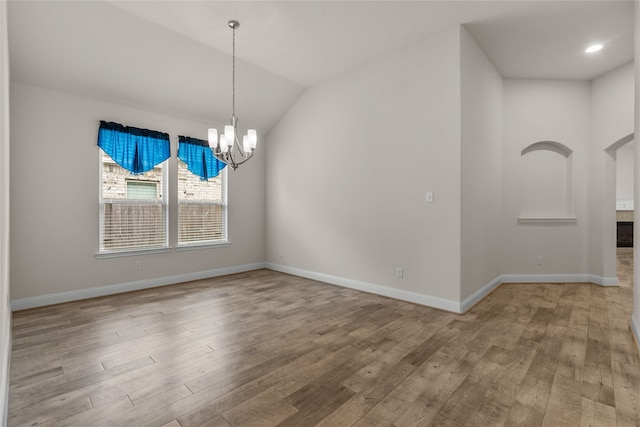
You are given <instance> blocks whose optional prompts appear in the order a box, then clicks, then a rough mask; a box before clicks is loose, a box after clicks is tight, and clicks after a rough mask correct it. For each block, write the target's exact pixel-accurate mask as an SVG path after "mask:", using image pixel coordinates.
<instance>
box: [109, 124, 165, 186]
mask: <svg viewBox="0 0 640 427" xmlns="http://www.w3.org/2000/svg"><path fill="white" fill-rule="evenodd" d="M98 147H100V148H102V150H103V151H104V152H105V153H107V154H108V155H109V156H111V158H112V159H113V161H114V162H116V163H117V164H119V165H120V166H122V167H123V168H125V169H126V170H128V171H129V172H131V173H134V174H140V173H143V172H146V171H149V170H151V169H153V167H154V166H156V165H158V164H160V163H162V162H164V161H165V160H167V159H168V158H169V156H170V155H171V147H170V144H169V134H167V133H164V132H158V131H155V130H148V129H140V128H135V127H131V126H124V125H121V124H119V123H113V122H105V121H103V120H101V121H100V129H99V130H98Z"/></svg>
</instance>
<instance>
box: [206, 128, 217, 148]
mask: <svg viewBox="0 0 640 427" xmlns="http://www.w3.org/2000/svg"><path fill="white" fill-rule="evenodd" d="M208 140H209V147H211V149H215V148H216V146H217V145H218V129H215V128H209V135H208Z"/></svg>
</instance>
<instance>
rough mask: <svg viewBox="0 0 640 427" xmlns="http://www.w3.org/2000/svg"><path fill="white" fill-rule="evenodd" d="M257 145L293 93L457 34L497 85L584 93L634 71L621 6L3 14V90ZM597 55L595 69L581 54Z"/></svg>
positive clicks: (379, 5)
mask: <svg viewBox="0 0 640 427" xmlns="http://www.w3.org/2000/svg"><path fill="white" fill-rule="evenodd" d="M229 19H237V20H239V21H240V28H239V29H238V31H237V42H236V49H237V56H238V64H237V94H236V96H237V113H238V116H239V117H240V120H241V123H240V124H242V122H244V123H251V124H255V125H256V126H257V127H258V129H259V130H261V131H262V132H267V131H268V130H269V129H270V128H271V127H272V126H273V125H274V124H275V123H276V121H277V120H278V119H279V118H280V117H281V116H282V115H283V114H284V113H285V112H286V110H287V109H288V108H289V107H290V105H291V104H292V103H293V102H294V101H295V99H296V98H297V97H298V96H299V95H300V94H301V93H302V91H303V90H304V89H305V88H306V87H308V86H311V85H314V84H316V83H318V82H321V81H323V80H326V79H328V78H331V77H333V76H336V75H339V74H341V73H344V72H345V71H348V70H350V69H352V68H355V67H357V66H359V65H362V64H364V63H366V62H368V61H371V60H372V59H374V58H376V57H379V56H381V55H384V54H387V53H390V52H392V51H394V50H397V49H400V48H403V47H405V46H408V45H411V44H413V43H416V42H418V41H420V40H422V39H424V38H427V37H429V36H431V35H433V34H435V33H437V32H440V31H443V30H445V29H447V28H450V27H452V26H454V25H459V24H464V25H465V26H466V28H467V29H468V30H469V32H470V33H471V34H472V36H473V37H474V38H475V39H476V40H477V41H478V43H479V45H480V46H481V48H482V49H483V50H484V51H485V53H486V54H487V56H488V57H489V59H490V60H491V61H492V62H493V63H494V65H495V66H496V68H497V69H498V70H499V71H500V72H501V73H502V75H503V76H505V77H517V78H561V79H582V80H590V79H593V78H594V77H597V76H598V75H600V74H602V73H604V72H607V71H609V70H611V69H613V68H616V67H618V66H620V65H623V64H625V63H628V62H630V61H632V60H633V2H632V1H630V0H629V1H615V0H601V1H597V0H596V1H593V0H588V1H580V0H568V1H559V0H554V1H520V0H512V1H483V0H474V1H452V0H446V1H269V0H264V1H178V0H175V1H108V2H105V1H101V0H99V1H70V2H67V1H43V2H39V1H10V2H9V37H10V39H9V43H10V55H11V56H10V61H11V78H12V80H16V81H20V82H24V83H28V84H34V85H38V86H44V87H50V88H53V89H58V90H64V91H68V92H72V93H78V94H82V95H85V96H91V97H95V98H99V99H104V100H107V101H112V102H117V103H123V104H126V105H131V106H134V107H139V108H144V109H148V110H152V111H158V112H162V113H166V114H171V115H175V116H177V117H185V118H190V119H194V120H198V121H202V122H211V121H214V120H218V121H226V120H227V118H228V116H229V115H230V107H231V58H230V56H229V55H230V53H231V30H229V28H228V27H227V24H226V23H227V21H228V20H229ZM595 41H599V42H602V43H604V44H605V49H604V50H603V51H601V52H600V53H598V54H597V55H594V56H591V57H589V56H586V55H585V54H584V53H583V51H584V48H585V47H586V46H587V45H588V44H589V43H591V42H595Z"/></svg>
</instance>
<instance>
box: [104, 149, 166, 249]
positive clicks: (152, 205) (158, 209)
mask: <svg viewBox="0 0 640 427" xmlns="http://www.w3.org/2000/svg"><path fill="white" fill-rule="evenodd" d="M100 156H101V163H102V173H101V180H100V252H113V251H129V250H139V249H152V248H162V247H166V246H167V206H166V202H165V199H166V198H165V197H163V193H164V191H163V190H164V183H165V182H166V179H165V174H166V173H165V168H164V167H163V166H164V164H163V163H161V164H160V165H157V166H156V167H154V168H153V169H152V170H150V171H147V172H145V173H143V174H140V175H132V174H131V173H130V172H129V171H127V170H125V169H124V168H122V167H120V166H119V165H117V164H115V162H114V161H113V160H112V159H111V157H109V156H108V155H107V154H105V153H104V152H102V151H101V152H100Z"/></svg>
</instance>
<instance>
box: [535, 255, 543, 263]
mask: <svg viewBox="0 0 640 427" xmlns="http://www.w3.org/2000/svg"><path fill="white" fill-rule="evenodd" d="M536 265H542V257H541V256H538V257H536Z"/></svg>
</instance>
